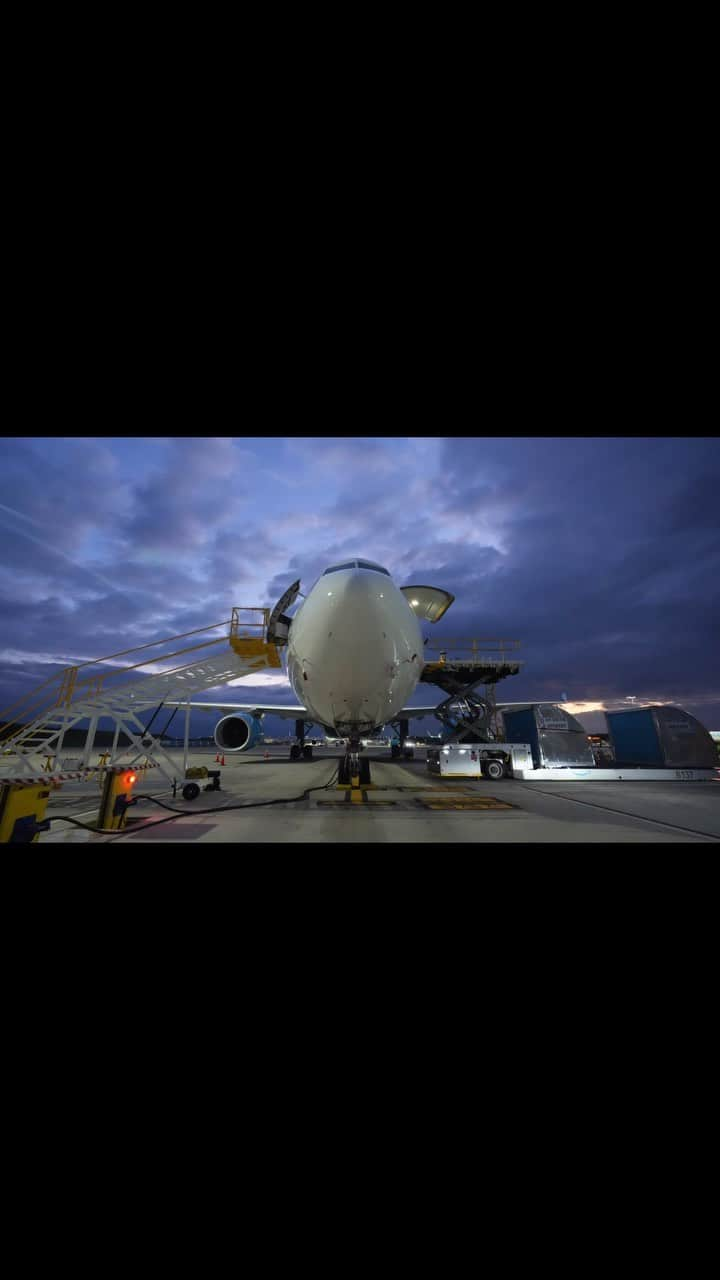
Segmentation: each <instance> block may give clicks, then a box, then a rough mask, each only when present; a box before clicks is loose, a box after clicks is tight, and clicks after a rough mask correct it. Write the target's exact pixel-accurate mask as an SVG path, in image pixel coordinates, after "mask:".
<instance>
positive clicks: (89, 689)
mask: <svg viewBox="0 0 720 1280" xmlns="http://www.w3.org/2000/svg"><path fill="white" fill-rule="evenodd" d="M203 629H204V628H203ZM188 634H189V635H190V634H192V632H188ZM226 643H227V636H219V637H218V638H217V639H215V640H204V641H203V643H202V644H191V645H188V646H187V647H186V648H184V649H176V650H175V651H174V652H173V653H163V654H160V655H158V656H156V657H154V658H150V659H148V661H150V662H165V661H167V659H168V658H179V657H181V656H182V654H184V653H197V652H198V651H199V650H200V649H209V648H210V647H211V646H212V645H215V644H226ZM126 652H128V653H131V652H132V650H127V651H126ZM98 661H100V660H99V659H98ZM201 661H202V659H201ZM86 665H89V664H86ZM145 666H147V662H146V661H143V662H131V663H129V664H128V666H126V667H117V669H116V670H115V671H104V672H103V673H102V674H101V675H98V676H91V677H90V678H89V679H88V680H81V681H80V682H79V683H78V684H76V685H75V689H74V693H73V700H74V701H79V700H81V699H79V698H78V695H79V694H80V693H83V694H85V695H89V696H90V697H93V698H96V697H99V696H100V693H101V692H104V690H103V689H102V686H103V685H104V683H105V681H106V680H111V679H112V678H113V677H114V676H121V675H125V674H126V672H128V671H137V669H138V667H145ZM194 666H197V663H196V662H186V663H182V664H181V665H180V666H179V667H170V668H168V670H167V671H158V672H155V674H156V675H157V676H169V675H175V674H177V672H179V671H187V670H188V669H189V668H190V667H194ZM113 692H115V691H114V690H113ZM66 705H67V706H71V705H72V703H71V702H67V703H66Z"/></svg>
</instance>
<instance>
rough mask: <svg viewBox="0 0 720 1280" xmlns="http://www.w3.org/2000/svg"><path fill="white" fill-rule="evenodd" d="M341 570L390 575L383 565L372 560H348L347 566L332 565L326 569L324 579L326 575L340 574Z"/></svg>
mask: <svg viewBox="0 0 720 1280" xmlns="http://www.w3.org/2000/svg"><path fill="white" fill-rule="evenodd" d="M341 569H374V570H375V572H376V573H384V574H387V576H388V578H389V577H390V573H389V571H388V570H387V569H383V567H382V565H381V564H375V563H374V561H372V560H348V561H347V562H346V563H345V564H331V565H330V568H329V569H325V571H324V573H323V575H322V576H323V578H324V577H325V574H326V573H339V572H340V570H341Z"/></svg>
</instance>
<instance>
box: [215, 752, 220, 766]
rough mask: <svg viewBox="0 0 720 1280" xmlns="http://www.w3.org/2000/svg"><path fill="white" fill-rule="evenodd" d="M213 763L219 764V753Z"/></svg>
mask: <svg viewBox="0 0 720 1280" xmlns="http://www.w3.org/2000/svg"><path fill="white" fill-rule="evenodd" d="M215 763H216V764H219V763H220V752H219V751H218V752H217V755H216V756H215Z"/></svg>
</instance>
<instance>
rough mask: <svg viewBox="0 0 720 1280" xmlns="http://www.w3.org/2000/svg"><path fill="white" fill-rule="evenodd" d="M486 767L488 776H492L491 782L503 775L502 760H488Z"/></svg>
mask: <svg viewBox="0 0 720 1280" xmlns="http://www.w3.org/2000/svg"><path fill="white" fill-rule="evenodd" d="M486 769H487V776H488V778H492V780H493V782H498V781H499V780H500V778H504V777H505V765H504V764H503V762H502V760H488V762H487V765H486Z"/></svg>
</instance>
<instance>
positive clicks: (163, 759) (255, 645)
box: [0, 606, 282, 783]
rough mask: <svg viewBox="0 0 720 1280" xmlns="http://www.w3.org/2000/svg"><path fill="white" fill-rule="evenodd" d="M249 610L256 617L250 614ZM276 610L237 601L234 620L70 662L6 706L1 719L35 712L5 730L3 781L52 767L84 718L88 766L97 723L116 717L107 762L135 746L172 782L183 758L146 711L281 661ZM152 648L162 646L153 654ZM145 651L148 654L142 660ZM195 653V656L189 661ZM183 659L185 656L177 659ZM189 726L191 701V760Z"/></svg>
mask: <svg viewBox="0 0 720 1280" xmlns="http://www.w3.org/2000/svg"><path fill="white" fill-rule="evenodd" d="M248 614H250V615H253V616H252V617H251V618H249V619H248V617H247V616H246V615H248ZM258 615H260V616H258ZM269 616H270V610H268V609H261V608H255V607H252V608H245V607H243V606H236V607H235V608H233V610H232V614H231V617H230V619H229V620H226V621H224V622H219V623H211V624H210V625H209V626H207V627H198V628H195V630H193V631H187V632H184V633H183V634H181V635H178V636H171V637H169V638H166V639H164V640H156V641H150V642H149V643H147V644H142V645H138V646H136V647H135V648H133V649H124V650H122V651H121V652H119V653H115V654H111V655H110V656H109V657H107V658H97V659H94V660H93V661H91V662H84V663H79V664H78V665H77V666H72V667H66V668H65V669H64V670H62V671H60V672H58V673H56V674H55V675H53V676H51V677H50V678H49V679H48V680H46V681H45V682H44V683H43V684H42V685H40V686H38V687H37V688H36V689H35V690H33V691H32V692H31V693H29V694H26V695H25V697H23V698H21V699H20V700H19V701H18V702H16V703H14V704H13V706H12V707H9V708H7V710H6V711H4V712H0V720H3V721H6V722H7V721H8V717H10V716H12V717H21V718H23V719H25V718H26V717H29V719H26V722H25V723H23V724H18V723H17V722H15V723H13V722H12V721H11V722H10V723H9V724H8V723H6V725H5V730H4V731H0V780H2V779H3V778H4V777H7V775H8V774H13V775H19V776H38V775H39V773H40V772H42V771H43V770H44V771H45V772H47V771H48V761H50V760H52V759H57V761H58V765H59V764H60V754H61V752H62V751H63V745H64V738H65V735H66V734H67V731H68V729H71V728H73V727H74V726H76V725H79V724H80V723H81V722H83V721H89V727H88V729H87V733H86V737H85V745H84V748H83V762H82V763H83V767H84V768H87V767H88V764H89V760H90V755H91V753H92V750H93V746H94V742H95V736H96V733H97V728H98V724H99V722H100V721H101V720H110V721H112V722H113V723H114V725H115V734H114V741H113V746H112V750H111V752H110V758H109V760H108V761H107V762H106V763H107V764H108V766H109V765H111V764H113V763H114V762H115V761H116V759H117V758H118V757H119V756H120V755H122V754H124V753H125V752H130V754H131V756H132V758H131V759H130V760H129V761H128V764H134V763H135V762H136V760H139V759H140V757H142V756H144V757H145V759H146V761H147V762H148V763H150V764H155V765H157V766H158V767H159V768H160V770H161V772H162V773H163V774H164V775H165V777H166V778H167V779H168V781H169V782H170V783H172V782H174V781H175V779H176V777H177V774H178V764H177V760H173V759H172V758H171V757H170V756H169V754H168V753H167V751H166V750H165V749H164V747H163V746H162V744H161V742H160V741H159V739H158V738H157V737H153V736H152V734H150V733H149V732H148V726H146V725H145V723H144V722H143V721H142V720H141V719H140V716H141V715H142V714H143V713H147V711H148V710H151V709H156V710H155V715H156V714H157V711H159V710H160V708H161V707H162V706H163V705H164V704H165V703H166V702H168V701H170V700H171V701H172V704H173V705H175V704H177V703H179V704H180V706H182V703H183V701H189V700H190V699H191V698H194V697H195V696H196V695H197V694H199V693H202V692H203V691H205V690H209V689H215V688H217V687H218V686H220V685H225V684H227V683H228V682H229V681H231V680H237V679H238V678H241V677H243V676H249V675H252V674H253V673H255V672H258V671H261V670H263V669H265V668H267V667H271V668H280V667H281V665H282V664H281V661H280V656H279V654H278V647H277V644H276V643H273V642H272V641H271V640H268V619H269ZM218 631H220V632H221V634H220V635H218V634H217V633H218ZM201 637H204V638H201ZM189 638H192V639H193V640H194V643H192V644H190V645H189V646H185V647H182V648H180V649H177V648H174V647H173V648H171V649H170V650H168V646H174V645H175V644H176V643H177V642H178V641H180V640H185V639H189ZM149 650H155V652H154V653H152V654H149V653H148V651H149ZM141 652H143V653H144V656H143V657H142V658H141V659H140V660H136V659H138V655H139V654H140V653H141ZM190 654H192V655H193V657H192V658H191V659H190V660H189V661H188V660H187V659H188V656H189V655H190ZM121 658H122V659H125V660H126V661H125V662H123V663H122V664H121V665H120V666H118V667H116V668H115V669H114V670H108V669H107V667H108V664H112V663H113V662H116V661H117V659H121ZM178 659H184V660H183V661H181V662H178ZM128 660H129V661H128ZM173 714H174V713H173ZM155 715H153V720H154V718H155ZM188 729H189V708H186V725H185V761H184V766H185V767H187V741H188ZM121 732H122V733H124V734H125V735H126V736H127V737H128V738H129V740H130V744H131V745H130V747H127V746H121V747H118V741H119V736H120V733H121ZM133 753H134V754H133ZM43 755H44V757H45V764H43V763H42V756H43Z"/></svg>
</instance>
